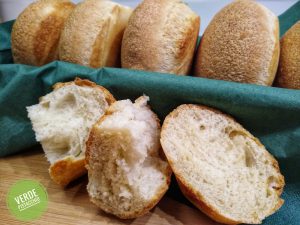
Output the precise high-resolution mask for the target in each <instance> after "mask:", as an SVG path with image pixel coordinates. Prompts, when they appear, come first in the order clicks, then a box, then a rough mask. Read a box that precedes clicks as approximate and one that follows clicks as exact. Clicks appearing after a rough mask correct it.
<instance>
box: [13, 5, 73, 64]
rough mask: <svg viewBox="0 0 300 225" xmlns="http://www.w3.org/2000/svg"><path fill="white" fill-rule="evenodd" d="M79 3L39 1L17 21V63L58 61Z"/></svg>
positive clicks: (14, 39) (14, 44) (15, 24)
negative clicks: (64, 34) (65, 31)
mask: <svg viewBox="0 0 300 225" xmlns="http://www.w3.org/2000/svg"><path fill="white" fill-rule="evenodd" d="M74 7H75V4H73V3H72V2H70V1H69V0H39V1H36V2H34V3H32V4H30V5H29V6H28V7H27V8H26V9H25V10H24V11H23V12H22V13H21V14H20V15H19V17H18V18H17V20H16V21H15V23H14V25H13V28H12V33H11V48H12V54H13V59H14V62H15V63H21V64H28V65H34V66H41V65H44V64H46V63H49V62H51V61H54V60H56V59H58V42H59V37H60V33H61V30H62V28H63V26H64V22H65V20H66V18H67V17H68V16H69V14H70V13H71V11H72V10H73V8H74Z"/></svg>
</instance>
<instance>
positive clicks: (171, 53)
mask: <svg viewBox="0 0 300 225" xmlns="http://www.w3.org/2000/svg"><path fill="white" fill-rule="evenodd" d="M199 26H200V17H199V16H198V15H197V14H196V13H194V12H193V11H192V10H191V9H190V8H189V7H188V5H187V4H186V3H184V2H183V1H180V0H144V1H143V2H142V3H141V4H140V5H139V6H138V7H137V8H136V9H135V10H134V12H133V14H132V16H131V17H130V19H129V22H128V26H127V28H126V30H125V32H124V37H123V42H122V52H121V62H122V67H124V68H128V69H136V70H146V71H153V72H162V73H174V74H178V75H186V74H188V73H189V71H190V69H191V66H192V60H193V56H194V51H195V47H196V42H197V38H198V33H199Z"/></svg>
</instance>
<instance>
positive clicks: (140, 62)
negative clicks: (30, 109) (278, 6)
mask: <svg viewBox="0 0 300 225" xmlns="http://www.w3.org/2000/svg"><path fill="white" fill-rule="evenodd" d="M199 27H200V17H199V16H198V15H197V14H196V13H195V12H193V11H192V10H191V9H190V8H189V6H188V5H187V4H185V3H184V2H182V1H181V0H144V1H142V2H141V3H140V4H139V5H138V6H137V8H136V9H134V10H132V9H130V8H128V7H126V6H122V5H120V4H117V3H114V2H111V1H107V0H84V1H83V2H81V3H79V4H78V5H77V6H75V5H74V4H73V3H71V2H69V0H62V1H58V0H38V1H36V2H34V3H32V4H31V5H30V6H28V8H26V9H25V10H24V12H23V13H22V14H21V15H20V16H19V17H18V19H17V20H16V22H15V24H14V26H13V31H12V52H13V58H14V61H15V63H24V64H29V65H37V66H40V65H43V64H46V63H48V62H51V61H53V60H57V59H60V60H63V61H67V62H71V63H77V64H81V65H84V66H89V67H93V68H99V67H103V66H110V67H120V66H122V67H123V68H127V69H135V70H145V71H153V72H161V73H171V74H177V75H188V74H193V75H194V76H197V77H204V78H210V79H219V80H226V81H234V82H241V83H250V84H258V85H266V86H271V85H273V82H274V80H275V76H276V74H278V75H277V79H276V85H277V86H280V87H286V88H296V89H299V88H300V87H299V86H300V85H299V82H300V81H299V80H300V75H299V74H300V66H299V65H300V63H299V62H300V60H299V51H298V49H299V45H300V41H299V27H300V25H299V23H298V24H296V25H295V26H294V27H293V28H291V29H290V31H288V32H287V34H286V35H285V36H284V37H283V38H282V40H281V49H282V51H281V54H280V42H279V22H278V18H277V16H276V15H274V13H273V12H271V11H270V10H269V9H267V8H266V7H264V6H263V5H261V4H259V3H257V2H255V1H252V0H236V1H233V2H232V3H230V4H229V5H227V6H226V7H224V8H223V9H222V10H221V11H220V12H219V13H217V14H216V15H215V17H214V18H213V19H212V21H211V22H210V24H209V25H208V27H207V28H206V30H205V32H204V35H203V37H202V38H201V42H200V45H199V47H198V49H196V44H197V38H198V34H199ZM193 63H194V65H193ZM278 64H279V69H278ZM192 68H193V70H192ZM277 71H278V73H277Z"/></svg>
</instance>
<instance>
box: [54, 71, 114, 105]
mask: <svg viewBox="0 0 300 225" xmlns="http://www.w3.org/2000/svg"><path fill="white" fill-rule="evenodd" d="M72 84H75V85H77V86H81V87H91V88H96V89H99V90H101V91H102V92H103V93H104V95H105V100H106V101H107V103H108V105H111V104H112V103H114V102H115V101H116V100H115V98H114V96H113V95H112V94H111V93H110V92H109V91H108V90H107V89H106V88H104V87H103V86H100V85H97V84H96V83H94V82H92V81H90V80H87V79H80V78H79V77H76V78H75V80H74V81H70V82H64V83H62V82H58V83H56V84H54V85H53V89H54V90H57V89H59V88H61V87H64V86H67V85H72Z"/></svg>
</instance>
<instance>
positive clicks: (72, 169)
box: [49, 156, 87, 187]
mask: <svg viewBox="0 0 300 225" xmlns="http://www.w3.org/2000/svg"><path fill="white" fill-rule="evenodd" d="M84 162H85V160H84V158H82V157H81V158H79V159H77V158H74V157H71V156H70V157H67V158H64V159H61V160H58V161H56V162H55V163H54V164H52V165H51V166H50V168H49V173H50V176H51V178H52V180H53V181H54V182H55V183H57V184H59V185H61V186H63V187H64V186H67V185H68V184H69V183H70V182H71V181H73V180H75V179H77V178H79V177H81V176H82V175H84V174H86V172H87V170H86V168H85V166H84Z"/></svg>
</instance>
